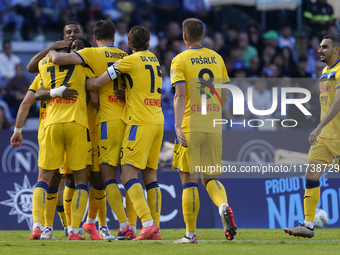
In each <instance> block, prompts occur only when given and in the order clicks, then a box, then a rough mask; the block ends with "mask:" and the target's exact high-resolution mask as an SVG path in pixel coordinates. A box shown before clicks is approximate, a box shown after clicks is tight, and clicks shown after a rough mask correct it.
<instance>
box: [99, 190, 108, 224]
mask: <svg viewBox="0 0 340 255" xmlns="http://www.w3.org/2000/svg"><path fill="white" fill-rule="evenodd" d="M104 195H105V191H104ZM97 217H98V224H99V226H106V225H107V222H106V195H105V196H104V198H103V199H102V200H101V201H100V207H99V210H98V212H97Z"/></svg>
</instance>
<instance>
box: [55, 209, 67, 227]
mask: <svg viewBox="0 0 340 255" xmlns="http://www.w3.org/2000/svg"><path fill="white" fill-rule="evenodd" d="M57 212H58V215H59V218H60V222H61V225H63V227H64V228H67V220H66V214H65V211H64V206H62V205H61V206H57Z"/></svg>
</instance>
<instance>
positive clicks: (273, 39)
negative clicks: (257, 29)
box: [263, 30, 279, 50]
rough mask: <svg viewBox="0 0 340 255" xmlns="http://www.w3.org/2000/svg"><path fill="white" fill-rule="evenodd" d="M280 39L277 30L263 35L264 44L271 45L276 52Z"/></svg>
mask: <svg viewBox="0 0 340 255" xmlns="http://www.w3.org/2000/svg"><path fill="white" fill-rule="evenodd" d="M278 38H279V35H278V33H277V32H276V31H275V30H269V31H267V32H266V33H264V34H263V39H264V44H265V45H267V44H269V45H271V46H272V47H273V48H274V49H275V50H276V47H277V39H278Z"/></svg>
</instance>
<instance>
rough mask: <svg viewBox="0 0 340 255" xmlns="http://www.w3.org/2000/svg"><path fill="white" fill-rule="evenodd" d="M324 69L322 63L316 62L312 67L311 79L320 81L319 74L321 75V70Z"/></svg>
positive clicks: (324, 65)
mask: <svg viewBox="0 0 340 255" xmlns="http://www.w3.org/2000/svg"><path fill="white" fill-rule="evenodd" d="M325 67H326V64H325V63H323V62H320V61H318V62H316V64H315V66H314V70H313V73H312V78H315V79H320V77H321V74H322V70H323V69H324V68H325ZM318 91H319V86H318Z"/></svg>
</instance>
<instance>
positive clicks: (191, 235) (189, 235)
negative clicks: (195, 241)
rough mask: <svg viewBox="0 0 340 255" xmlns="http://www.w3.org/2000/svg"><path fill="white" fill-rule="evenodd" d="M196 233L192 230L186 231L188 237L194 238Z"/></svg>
mask: <svg viewBox="0 0 340 255" xmlns="http://www.w3.org/2000/svg"><path fill="white" fill-rule="evenodd" d="M194 235H196V232H190V231H186V232H185V236H186V237H189V238H193V237H194Z"/></svg>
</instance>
